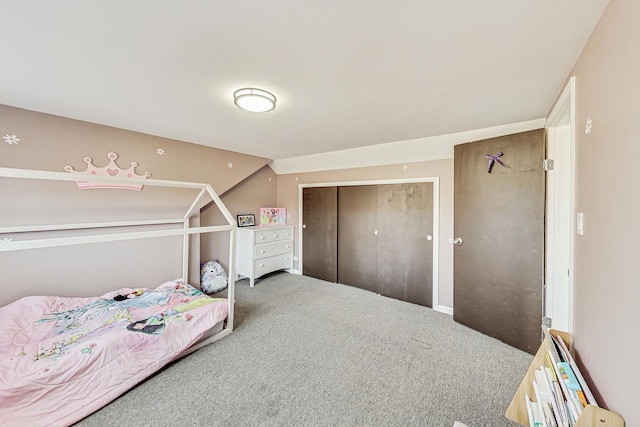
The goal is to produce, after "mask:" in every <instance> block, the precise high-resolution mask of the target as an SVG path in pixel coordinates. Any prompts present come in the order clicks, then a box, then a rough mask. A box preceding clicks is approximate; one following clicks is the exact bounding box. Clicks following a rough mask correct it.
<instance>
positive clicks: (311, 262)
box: [302, 187, 338, 283]
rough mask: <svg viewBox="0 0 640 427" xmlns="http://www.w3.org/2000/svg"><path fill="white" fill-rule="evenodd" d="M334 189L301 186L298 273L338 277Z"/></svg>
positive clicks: (335, 194) (336, 219)
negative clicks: (300, 252)
mask: <svg viewBox="0 0 640 427" xmlns="http://www.w3.org/2000/svg"><path fill="white" fill-rule="evenodd" d="M337 204H338V192H337V188H336V187H311V188H303V189H302V224H303V225H302V274H304V275H305V276H311V277H315V278H317V279H322V280H326V281H328V282H334V283H335V282H337V281H338V258H337V254H338V206H337Z"/></svg>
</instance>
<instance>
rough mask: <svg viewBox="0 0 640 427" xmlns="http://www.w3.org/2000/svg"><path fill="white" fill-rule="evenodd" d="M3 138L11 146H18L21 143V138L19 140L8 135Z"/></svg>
mask: <svg viewBox="0 0 640 427" xmlns="http://www.w3.org/2000/svg"><path fill="white" fill-rule="evenodd" d="M3 138H4V141H5V142H6V143H7V144H9V145H11V144H17V143H18V142H20V138H18V137H17V136H15V135H9V134H6V135H5V136H3Z"/></svg>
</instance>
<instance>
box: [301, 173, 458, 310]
mask: <svg viewBox="0 0 640 427" xmlns="http://www.w3.org/2000/svg"><path fill="white" fill-rule="evenodd" d="M421 182H431V183H433V234H432V236H433V240H432V242H433V260H432V263H433V265H432V270H433V277H432V279H431V288H432V304H431V305H432V306H433V307H432V308H433V309H434V310H436V311H440V312H442V313H446V314H453V311H452V310H451V309H450V308H449V307H441V306H440V300H439V280H438V277H439V265H438V260H439V255H438V253H439V247H440V177H437V176H436V177H429V178H403V179H382V180H366V181H344V182H322V183H320V182H315V183H309V184H299V185H298V230H300V233H298V248H300V251H299V254H298V256H299V260H298V265H299V266H300V270H299V271H298V273H299V274H303V271H302V265H303V263H302V257H303V256H304V254H303V250H302V217H303V212H302V189H303V188H309V187H346V186H354V185H384V184H409V183H421Z"/></svg>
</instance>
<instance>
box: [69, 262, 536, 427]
mask: <svg viewBox="0 0 640 427" xmlns="http://www.w3.org/2000/svg"><path fill="white" fill-rule="evenodd" d="M532 359H533V358H532V356H531V355H529V354H527V353H524V352H522V351H520V350H517V349H515V348H512V347H510V346H508V345H506V344H503V343H501V342H499V341H497V340H495V339H493V338H490V337H487V336H485V335H482V334H480V333H478V332H475V331H473V330H471V329H469V328H467V327H465V326H462V325H460V324H457V323H455V322H454V321H453V319H452V318H451V316H448V315H445V314H442V313H438V312H435V311H433V310H431V309H428V308H425V307H421V306H417V305H413V304H409V303H405V302H401V301H397V300H393V299H389V298H385V297H382V296H379V295H376V294H374V293H370V292H367V291H363V290H360V289H356V288H352V287H349V286H344V285H338V284H332V283H327V282H323V281H320V280H316V279H313V278H309V277H305V276H297V275H290V274H287V273H278V274H274V275H271V276H267V277H266V278H263V279H262V280H259V281H258V282H257V283H256V286H255V287H254V288H250V287H249V284H248V281H247V280H242V281H240V282H238V283H237V285H236V325H235V330H234V332H233V333H232V334H231V335H229V336H228V337H226V338H224V339H222V340H220V341H217V342H215V343H213V344H211V345H209V346H207V347H204V348H203V349H201V350H198V351H196V352H194V353H192V354H191V355H189V356H187V357H185V358H183V359H181V360H179V361H177V362H174V363H172V364H170V365H169V366H167V367H166V368H165V369H163V370H162V371H160V372H159V373H157V374H156V375H154V376H153V377H151V378H149V379H148V380H146V381H145V382H143V383H142V384H140V385H138V386H137V387H136V388H134V389H132V390H130V391H129V392H128V393H127V394H125V395H123V396H121V397H120V398H119V399H117V400H116V401H114V402H113V403H111V404H110V405H108V406H107V407H105V408H103V409H102V410H100V411H98V412H96V413H94V414H93V415H91V416H89V417H87V418H85V419H84V420H82V421H81V422H80V423H78V425H79V426H83V427H88V426H105V425H127V426H150V425H154V426H178V425H183V426H447V427H450V426H453V423H454V421H455V420H458V421H461V422H464V423H466V424H468V425H469V426H470V427H486V426H492V427H495V426H514V425H516V424H514V423H511V422H509V421H508V420H507V419H506V418H505V417H504V412H505V410H506V408H507V406H508V405H509V402H510V401H511V398H512V396H513V394H514V393H515V391H516V389H517V387H518V385H519V383H520V380H521V379H522V376H523V375H524V373H525V372H526V370H527V368H528V366H529V364H530V363H531V361H532Z"/></svg>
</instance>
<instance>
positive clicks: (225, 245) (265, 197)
mask: <svg viewBox="0 0 640 427" xmlns="http://www.w3.org/2000/svg"><path fill="white" fill-rule="evenodd" d="M277 181H278V178H277V176H276V174H275V172H274V171H273V170H271V168H270V167H268V166H265V167H263V168H262V169H260V170H259V171H257V172H256V173H254V174H253V175H251V176H250V177H249V178H247V179H246V180H244V181H242V182H241V183H240V184H238V185H237V186H235V187H234V188H232V189H230V190H229V191H227V192H226V193H225V194H223V195H222V196H221V198H222V201H223V202H224V204H225V206H226V207H227V209H229V212H231V215H233V217H234V218H235V217H236V215H240V214H253V215H255V219H256V224H258V223H259V222H260V215H259V213H260V208H261V207H267V206H275V204H276V194H277ZM220 220H221V215H220V213H219V211H218V210H217V209H214V208H210V209H203V211H202V215H201V223H202V225H205V226H206V225H210V224H215V223H218V222H219V221H220ZM201 239H202V254H201V258H202V260H203V261H209V260H215V259H218V260H219V261H220V264H221V265H222V266H223V267H224V269H225V271H227V272H228V271H229V255H228V254H229V236H228V233H216V234H205V235H203V236H202V237H201Z"/></svg>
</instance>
